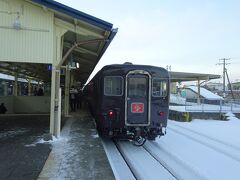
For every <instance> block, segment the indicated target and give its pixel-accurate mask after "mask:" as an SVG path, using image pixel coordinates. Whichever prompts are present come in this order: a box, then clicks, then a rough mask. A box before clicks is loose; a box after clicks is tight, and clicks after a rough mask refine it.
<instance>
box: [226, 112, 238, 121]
mask: <svg viewBox="0 0 240 180" xmlns="http://www.w3.org/2000/svg"><path fill="white" fill-rule="evenodd" d="M225 116H226V117H227V120H239V119H238V118H237V117H236V116H235V114H233V113H232V112H228V113H226V114H225Z"/></svg>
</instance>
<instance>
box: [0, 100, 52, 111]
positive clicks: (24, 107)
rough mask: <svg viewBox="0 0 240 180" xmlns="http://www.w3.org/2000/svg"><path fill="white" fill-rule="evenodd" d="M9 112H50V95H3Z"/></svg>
mask: <svg viewBox="0 0 240 180" xmlns="http://www.w3.org/2000/svg"><path fill="white" fill-rule="evenodd" d="M0 103H4V104H5V106H6V108H7V110H8V111H7V113H8V114H15V113H16V114H36V113H40V114H43V113H44V114H45V113H50V96H17V97H15V96H2V97H0Z"/></svg>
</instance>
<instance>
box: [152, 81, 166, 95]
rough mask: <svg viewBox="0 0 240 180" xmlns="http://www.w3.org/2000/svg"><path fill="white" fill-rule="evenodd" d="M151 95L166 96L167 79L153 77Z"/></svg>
mask: <svg viewBox="0 0 240 180" xmlns="http://www.w3.org/2000/svg"><path fill="white" fill-rule="evenodd" d="M152 96H154V97H166V96H167V81H166V80H163V79H160V78H153V83H152Z"/></svg>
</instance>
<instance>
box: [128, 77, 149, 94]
mask: <svg viewBox="0 0 240 180" xmlns="http://www.w3.org/2000/svg"><path fill="white" fill-rule="evenodd" d="M146 85H147V78H146V77H131V78H129V80H128V95H129V96H135V97H146V95H147V92H146V88H147V87H146Z"/></svg>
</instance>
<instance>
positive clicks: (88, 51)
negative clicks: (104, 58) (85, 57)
mask: <svg viewBox="0 0 240 180" xmlns="http://www.w3.org/2000/svg"><path fill="white" fill-rule="evenodd" d="M63 46H65V47H67V48H71V47H72V45H70V43H67V42H64V44H63ZM73 51H77V52H80V53H84V54H91V55H93V56H98V54H97V53H95V52H93V51H90V50H87V49H85V48H82V47H76V48H75V49H74V50H73Z"/></svg>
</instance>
